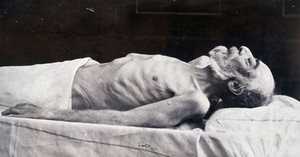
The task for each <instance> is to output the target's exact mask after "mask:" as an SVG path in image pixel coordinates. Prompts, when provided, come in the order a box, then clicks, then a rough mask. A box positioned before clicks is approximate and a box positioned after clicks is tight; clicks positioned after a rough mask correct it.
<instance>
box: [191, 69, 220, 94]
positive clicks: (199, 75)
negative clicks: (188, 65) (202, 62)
mask: <svg viewBox="0 0 300 157" xmlns="http://www.w3.org/2000/svg"><path fill="white" fill-rule="evenodd" d="M194 74H195V75H194V76H195V78H196V80H197V82H198V84H199V86H200V87H201V90H202V91H203V93H204V94H205V95H206V96H207V97H211V96H215V95H217V93H218V92H217V91H218V90H219V89H218V88H220V87H219V86H218V84H219V83H218V82H219V81H217V80H216V78H215V77H214V75H213V71H212V69H211V68H210V67H209V66H207V67H205V68H203V69H199V68H195V69H194Z"/></svg>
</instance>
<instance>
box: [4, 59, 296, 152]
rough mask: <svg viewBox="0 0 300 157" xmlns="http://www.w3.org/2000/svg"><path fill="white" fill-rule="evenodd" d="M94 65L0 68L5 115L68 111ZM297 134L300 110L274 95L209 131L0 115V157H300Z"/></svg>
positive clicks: (211, 124) (224, 116)
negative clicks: (27, 109) (82, 74)
mask: <svg viewBox="0 0 300 157" xmlns="http://www.w3.org/2000/svg"><path fill="white" fill-rule="evenodd" d="M89 61H91V63H92V64H99V63H96V62H94V61H92V60H90V59H89V58H85V59H80V60H74V61H67V62H60V63H52V64H44V65H34V66H27V67H22V68H20V67H1V68H0V89H1V90H0V104H2V105H3V106H0V111H2V110H4V109H6V108H7V107H9V106H14V105H15V104H17V103H22V102H27V101H28V102H33V103H36V104H39V105H40V104H42V105H44V107H45V106H46V107H55V108H64V109H68V108H70V104H71V98H70V95H71V85H72V82H73V79H74V75H75V73H76V71H77V69H78V68H79V67H80V66H85V65H87V64H89ZM25 76H26V77H25ZM53 102H54V103H53ZM50 104H59V106H51V105H50ZM299 130H300V103H299V102H298V101H297V100H295V99H293V98H290V97H287V96H275V97H274V101H273V102H272V103H271V104H269V105H268V106H266V107H260V108H254V109H241V108H239V109H238V108H230V109H222V110H219V111H217V112H216V113H215V114H214V115H213V116H212V117H211V118H210V119H209V121H208V122H207V125H206V128H205V131H201V130H199V129H198V130H195V131H178V130H171V129H151V128H139V127H126V126H109V125H98V124H84V123H72V122H61V121H50V120H36V119H25V118H23V119H18V118H10V117H2V116H0V139H1V140H0V157H12V156H14V157H23V156H24V157H28V156H30V157H31V156H32V157H34V156H36V157H40V156H72V157H73V156H75V157H76V156H78V157H81V156H91V157H93V156H105V157H106V156H110V157H119V156H131V157H132V156H133V157H135V156H137V157H140V156H178V157H185V156H188V157H190V156H199V157H214V156H221V157H226V156H228V157H232V156H237V157H242V156H247V157H248V156H250V157H251V156H253V157H264V156H270V157H277V156H278V157H294V156H295V157H297V156H299V154H300V133H299Z"/></svg>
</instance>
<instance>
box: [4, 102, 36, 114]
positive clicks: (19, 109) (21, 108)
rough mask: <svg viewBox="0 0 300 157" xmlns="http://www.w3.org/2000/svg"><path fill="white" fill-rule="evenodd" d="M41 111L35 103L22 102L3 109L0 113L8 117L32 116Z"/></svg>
mask: <svg viewBox="0 0 300 157" xmlns="http://www.w3.org/2000/svg"><path fill="white" fill-rule="evenodd" d="M41 112H42V109H41V108H40V107H38V106H36V105H33V104H31V103H22V104H17V105H16V106H14V107H11V108H9V109H7V110H5V111H3V112H2V115H3V116H10V117H24V118H34V117H35V116H36V115H39V114H40V113H41Z"/></svg>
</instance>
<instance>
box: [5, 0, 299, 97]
mask: <svg viewBox="0 0 300 157" xmlns="http://www.w3.org/2000/svg"><path fill="white" fill-rule="evenodd" d="M217 45H225V46H232V45H236V46H242V45H245V46H248V47H249V48H250V49H251V50H252V52H253V54H254V55H255V56H256V57H258V58H259V59H261V60H263V61H264V62H265V63H266V64H267V65H268V66H269V67H270V68H271V70H272V71H273V73H274V77H275V79H276V82H277V90H276V92H277V93H279V94H286V95H290V96H293V97H295V98H297V99H300V84H299V83H300V52H299V51H300V0H0V65H2V66H3V65H28V64H36V63H46V62H54V61H62V60H66V59H75V58H79V57H86V56H90V57H92V58H93V59H95V60H97V61H99V62H107V61H111V60H112V59H115V58H117V57H122V56H125V55H126V54H128V53H131V52H138V53H147V54H157V53H160V54H164V55H169V56H173V57H176V58H179V59H181V60H184V61H189V60H192V59H193V58H196V57H198V56H200V55H205V54H207V52H208V51H209V50H210V49H212V48H214V47H215V46H217ZM0 77H1V76H0Z"/></svg>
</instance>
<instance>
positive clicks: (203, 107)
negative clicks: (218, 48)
mask: <svg viewBox="0 0 300 157" xmlns="http://www.w3.org/2000/svg"><path fill="white" fill-rule="evenodd" d="M208 108H209V102H208V100H207V98H206V97H205V96H204V95H203V94H201V93H200V94H199V92H190V93H187V94H184V95H180V96H176V97H173V98H170V99H166V100H163V101H159V102H155V103H151V104H147V105H144V106H141V107H138V108H135V109H132V110H128V111H116V110H59V109H42V108H40V107H37V106H35V105H33V104H28V103H27V104H26V103H25V104H18V105H16V106H15V107H12V108H10V109H7V110H6V111H3V112H2V115H4V116H14V117H24V118H36V119H50V120H61V121H71V122H86V123H98V124H110V125H126V126H147V127H172V126H175V125H177V124H179V123H180V122H182V121H183V120H185V119H187V118H189V117H195V116H198V117H203V116H204V115H205V113H206V112H207V110H208Z"/></svg>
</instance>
